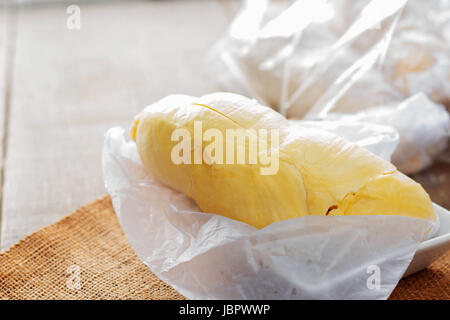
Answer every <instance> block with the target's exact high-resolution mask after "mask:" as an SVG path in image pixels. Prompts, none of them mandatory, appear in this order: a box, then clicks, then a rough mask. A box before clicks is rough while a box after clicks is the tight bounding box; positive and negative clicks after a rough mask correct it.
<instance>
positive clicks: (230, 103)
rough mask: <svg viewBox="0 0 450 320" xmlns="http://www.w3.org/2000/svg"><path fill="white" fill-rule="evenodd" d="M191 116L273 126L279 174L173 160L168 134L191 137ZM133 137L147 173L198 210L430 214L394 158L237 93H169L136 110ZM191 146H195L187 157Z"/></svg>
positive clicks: (261, 219)
mask: <svg viewBox="0 0 450 320" xmlns="http://www.w3.org/2000/svg"><path fill="white" fill-rule="evenodd" d="M196 121H201V123H202V129H203V131H205V130H207V129H209V128H215V129H218V130H220V132H222V133H223V136H224V137H225V136H226V130H227V129H239V128H242V129H255V130H258V129H267V130H270V129H276V130H278V132H279V148H278V149H277V150H278V152H279V169H278V171H277V173H276V174H273V175H263V174H261V167H265V166H264V165H262V164H237V163H234V164H226V163H224V164H217V163H211V164H207V163H205V162H204V161H203V162H202V163H201V164H175V163H174V162H173V161H172V159H171V152H172V149H173V148H174V147H175V145H177V144H178V143H179V142H177V141H172V139H171V137H172V133H173V132H174V130H175V129H180V128H182V129H187V130H188V131H189V132H190V133H191V136H192V137H193V136H194V122H196ZM131 136H132V138H133V139H134V140H135V141H136V145H137V149H138V152H139V155H140V157H141V159H142V163H143V165H144V167H145V168H146V170H147V171H148V172H149V173H150V174H151V175H152V176H154V177H155V178H157V179H158V180H160V181H161V182H163V183H164V184H166V185H168V186H170V187H171V188H173V189H175V190H177V191H180V192H183V193H185V194H186V195H187V196H189V197H190V198H192V199H193V200H194V201H195V202H196V203H197V205H198V206H199V207H200V209H201V210H202V211H204V212H209V213H215V214H220V215H223V216H226V217H228V218H232V219H236V220H239V221H242V222H245V223H248V224H250V225H252V226H254V227H256V228H262V227H265V226H267V225H269V224H271V223H273V222H275V221H280V220H285V219H290V218H296V217H301V216H305V215H403V216H410V217H418V218H423V219H430V220H435V213H434V211H433V208H432V204H431V200H430V198H429V196H428V194H427V193H426V192H425V190H424V189H423V188H422V187H421V186H420V185H419V184H418V183H416V182H414V181H413V180H412V179H410V178H408V177H407V176H405V175H403V174H402V173H400V172H399V171H397V169H396V168H395V167H394V166H393V165H392V164H391V163H389V162H387V161H385V160H383V159H381V158H379V157H377V156H375V155H374V154H372V153H370V152H369V151H367V150H365V149H363V148H361V147H359V146H357V145H355V144H353V143H350V142H348V141H346V140H344V139H342V138H340V137H338V136H336V135H333V134H331V133H327V132H325V131H320V130H314V129H310V128H302V127H301V126H299V125H293V124H291V123H290V122H289V121H288V120H287V119H286V118H284V117H283V116H281V115H280V114H279V113H277V112H276V111H274V110H272V109H271V108H269V107H265V106H262V105H260V104H258V103H257V102H256V101H254V100H250V99H248V98H245V97H243V96H240V95H236V94H231V93H214V94H210V95H206V96H203V97H200V98H197V97H191V96H184V95H171V96H168V97H166V98H164V99H162V100H160V101H159V102H157V103H155V104H153V105H151V106H149V107H147V108H146V109H144V111H143V112H141V113H140V114H139V115H138V116H137V117H136V119H135V121H134V124H133V125H132V128H131ZM224 141H225V142H224V143H227V141H226V139H224ZM250 143H252V141H250V140H249V141H248V144H247V147H249V145H250ZM253 143H254V141H253ZM268 143H271V141H270V140H269V142H268ZM206 146H207V143H204V144H203V145H202V148H205V147H206ZM200 151H203V150H200ZM194 152H195V148H192V149H191V153H192V154H191V156H192V157H191V159H192V158H193V157H194V155H193V154H194Z"/></svg>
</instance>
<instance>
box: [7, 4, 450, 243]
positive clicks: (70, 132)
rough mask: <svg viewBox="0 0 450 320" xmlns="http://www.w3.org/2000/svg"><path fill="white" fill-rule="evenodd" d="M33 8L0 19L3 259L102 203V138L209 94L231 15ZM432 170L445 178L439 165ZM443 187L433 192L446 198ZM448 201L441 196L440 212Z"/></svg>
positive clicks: (122, 7) (207, 9)
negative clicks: (178, 99) (176, 97)
mask: <svg viewBox="0 0 450 320" xmlns="http://www.w3.org/2000/svg"><path fill="white" fill-rule="evenodd" d="M10 2H12V0H11V1H10ZM30 2H31V5H22V6H20V7H18V8H17V7H13V8H11V9H10V10H8V11H6V10H5V8H3V9H0V139H1V141H2V142H3V143H2V144H1V147H0V159H1V163H0V164H1V166H2V170H1V175H0V179H1V185H2V190H1V195H2V197H1V220H0V221H1V248H3V249H5V248H8V247H9V246H11V245H12V244H13V243H15V242H16V241H18V240H19V239H21V238H23V237H24V236H25V235H27V234H29V233H31V232H33V231H36V230H37V229H39V228H41V227H43V226H45V225H47V224H49V223H52V222H54V221H56V220H58V219H59V218H61V217H62V216H63V215H65V214H67V213H69V212H71V211H73V210H75V209H76V208H77V207H79V206H81V205H83V204H85V203H87V202H90V201H93V200H94V199H96V198H97V197H100V196H102V195H103V194H105V188H104V186H103V180H102V174H101V150H102V143H103V134H104V132H105V131H106V130H107V129H108V128H110V127H113V126H124V127H126V126H128V125H129V124H130V121H131V120H132V119H133V116H134V115H135V114H136V113H137V112H138V111H139V110H141V109H142V108H143V107H144V106H146V105H148V104H150V103H152V102H154V101H155V100H158V99H160V98H162V97H164V96H165V95H168V94H171V93H185V94H191V95H201V94H204V93H209V92H214V91H217V90H218V87H217V86H216V85H215V83H214V82H213V81H211V79H213V78H214V75H213V74H210V73H209V74H208V71H209V68H208V65H206V64H205V59H204V58H205V54H206V53H207V52H208V49H210V48H211V46H212V45H213V44H214V43H215V42H216V40H217V39H218V38H219V37H220V36H221V35H222V34H223V32H225V29H226V27H227V24H228V23H229V21H230V19H231V17H232V16H233V12H234V10H235V9H236V7H237V6H238V3H237V2H236V1H231V0H230V1H224V0H221V1H219V0H216V1H182V2H179V1H125V2H118V1H101V2H92V1H89V2H86V1H85V2H77V1H70V2H63V3H61V2H58V3H47V4H43V3H41V2H42V1H41V2H39V1H30ZM2 3H6V2H2ZM70 4H77V5H78V6H79V7H80V8H81V29H79V30H70V29H68V28H67V26H66V21H67V18H68V17H69V15H68V14H67V13H66V9H67V7H68V6H69V5H70ZM439 170H443V171H445V170H447V171H445V172H447V173H448V164H447V166H446V167H445V165H444V169H439ZM439 172H440V171H438V174H439ZM434 174H436V173H434ZM430 176H431V175H427V174H425V176H421V178H422V179H425V180H426V179H428V177H430ZM449 179H450V177H445V178H444V180H443V181H444V182H442V181H441V180H442V179H441V180H439V181H440V183H441V184H443V185H444V186H447V189H448V186H449V183H448V181H450V180H449ZM432 186H434V184H432ZM430 190H431V189H430ZM439 190H440V189H439ZM437 193H438V191H434V194H437ZM448 195H450V192H448V193H446V194H444V196H442V195H441V196H439V197H440V198H439V199H443V200H442V201H441V203H443V202H445V201H448V199H449V198H450V197H448ZM432 197H433V194H432ZM444 204H445V205H447V207H448V206H450V203H448V202H445V203H444Z"/></svg>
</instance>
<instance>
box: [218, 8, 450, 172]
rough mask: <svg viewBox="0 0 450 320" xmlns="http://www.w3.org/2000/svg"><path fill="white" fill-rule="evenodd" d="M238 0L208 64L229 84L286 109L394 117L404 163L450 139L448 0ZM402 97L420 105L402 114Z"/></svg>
mask: <svg viewBox="0 0 450 320" xmlns="http://www.w3.org/2000/svg"><path fill="white" fill-rule="evenodd" d="M242 3H243V5H242V7H241V9H240V10H239V11H238V13H237V15H236V17H235V18H234V20H233V21H232V23H231V26H230V28H229V31H228V33H227V34H226V36H225V37H224V38H223V39H222V40H221V41H219V43H218V44H217V46H216V47H215V48H214V50H213V51H212V53H211V58H212V59H211V65H212V66H214V67H215V72H212V73H211V74H213V77H214V79H216V80H218V81H219V82H220V83H221V84H222V86H223V87H224V88H226V89H227V90H230V91H233V92H240V93H242V94H244V95H247V96H252V97H257V98H258V99H259V100H260V101H262V102H263V103H264V104H267V105H269V106H271V107H273V108H274V109H276V110H278V111H280V113H282V114H283V115H286V116H287V117H289V118H296V119H308V120H314V119H325V120H331V119H336V118H337V117H338V115H336V113H338V114H342V113H347V114H355V113H356V114H359V113H362V115H361V117H364V121H365V122H373V123H377V122H378V121H379V119H380V118H383V120H388V122H389V124H390V125H391V126H393V127H394V128H396V129H397V130H398V131H399V132H400V144H399V149H398V150H397V152H396V154H395V155H394V157H393V163H394V164H395V165H397V166H398V167H399V168H400V169H401V170H402V171H403V172H404V173H415V172H418V171H420V170H422V169H424V168H426V167H427V166H428V165H430V164H431V162H432V158H433V157H434V156H436V155H437V154H438V153H439V152H441V151H442V150H444V149H445V148H446V146H447V141H448V132H449V129H448V128H449V119H448V114H447V111H446V110H445V109H444V108H443V107H442V106H441V105H440V104H444V103H450V0H436V1H422V0H409V1H407V0H391V1H376V0H358V1H355V0H340V1H326V0H305V1H301V0H298V1H275V0H273V1H269V0H243V1H242ZM412 96H422V99H421V102H423V103H424V104H425V106H424V107H423V108H424V109H426V110H427V111H430V110H431V112H430V114H432V115H435V116H434V117H431V116H428V117H427V121H426V123H427V125H426V126H423V125H417V123H419V122H420V121H422V119H421V118H418V117H414V116H415V113H414V112H415V111H417V110H418V109H420V108H421V106H420V105H417V102H418V100H417V99H415V100H414V99H412V100H411V99H408V98H410V97H412ZM427 97H428V98H429V99H428V98H427ZM425 100H426V101H425ZM404 104H416V105H414V106H412V107H410V108H407V109H408V110H406V109H405V110H403V111H402V118H401V119H400V122H399V117H398V116H396V115H398V110H399V109H401V108H402V105H404ZM380 106H381V107H382V109H384V110H382V109H380V110H378V107H380ZM368 108H371V109H372V110H371V112H370V113H366V112H365V111H366V110H367V109H368ZM390 109H391V111H389V110H390ZM422 113H423V112H422ZM367 115H370V117H367ZM391 116H392V118H391ZM389 119H395V121H389ZM347 120H351V119H350V118H349V119H347ZM407 121H410V122H409V123H408V122H407ZM407 125H409V126H410V128H409V129H407V130H405V128H406V126H407ZM404 134H405V135H404ZM426 136H428V137H432V138H424V137H426ZM411 137H414V138H415V139H411ZM417 138H418V139H417ZM429 150H431V152H429Z"/></svg>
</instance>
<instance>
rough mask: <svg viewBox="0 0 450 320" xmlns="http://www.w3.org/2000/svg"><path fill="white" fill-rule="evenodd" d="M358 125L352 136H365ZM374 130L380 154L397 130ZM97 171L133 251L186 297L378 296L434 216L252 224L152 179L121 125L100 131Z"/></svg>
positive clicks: (390, 284) (389, 289) (307, 218)
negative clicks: (205, 207)
mask: <svg viewBox="0 0 450 320" xmlns="http://www.w3.org/2000/svg"><path fill="white" fill-rule="evenodd" d="M351 126H353V129H355V127H354V126H355V124H354V123H353V124H351ZM360 126H362V127H361V129H360V130H356V131H359V132H360V138H361V139H356V141H355V142H360V143H361V144H364V143H366V144H367V141H366V142H361V141H364V139H367V138H368V136H366V135H365V134H364V132H365V130H366V131H367V130H368V129H367V128H366V127H365V125H364V124H362V125H360ZM342 128H344V129H342ZM342 128H339V127H336V126H335V127H334V129H333V130H334V132H336V133H338V132H340V131H345V130H347V129H348V127H346V125H343V127H342ZM345 128H347V129H345ZM374 128H376V126H372V129H370V130H375V129H374ZM370 130H368V131H367V132H370ZM372 133H373V132H372ZM372 133H371V136H378V137H379V140H378V143H374V142H373V141H372V142H370V143H369V145H372V150H374V151H376V150H379V151H380V153H384V155H385V156H387V157H388V153H386V150H388V149H389V148H391V149H392V143H394V144H395V142H396V141H395V137H393V136H392V135H391V134H390V133H389V132H388V133H387V134H386V131H385V130H381V132H380V133H379V134H375V135H373V134H372ZM377 144H378V145H379V147H378V148H377V147H376V145H377ZM383 146H384V147H383ZM103 173H104V180H105V185H106V188H107V190H108V193H109V194H110V195H111V197H112V201H113V205H114V209H115V212H116V214H117V216H118V218H119V221H120V224H121V226H122V227H123V229H124V231H125V233H126V235H127V238H128V240H129V242H130V244H131V246H132V247H133V248H134V250H135V252H136V254H137V255H138V257H139V258H140V259H141V260H142V261H143V262H144V263H145V264H146V265H147V266H148V267H149V268H150V269H151V270H152V271H153V272H154V273H155V274H156V275H157V276H158V277H159V278H161V279H162V280H164V281H165V282H167V283H168V284H169V285H171V286H173V287H174V288H175V289H176V290H177V291H179V292H180V293H181V294H183V295H184V296H186V297H187V298H189V299H385V298H387V297H388V296H389V295H390V293H391V292H392V290H393V289H394V287H395V286H396V284H397V282H398V281H399V279H400V278H401V277H402V275H403V273H404V271H405V270H406V268H407V266H408V265H409V263H410V261H411V259H412V257H413V256H414V253H415V250H416V248H417V246H418V244H419V243H420V242H421V241H422V240H423V239H424V238H425V236H430V235H431V234H432V232H433V231H430V228H431V227H433V226H434V227H436V225H437V224H436V223H434V224H433V223H432V222H430V221H427V220H423V219H418V218H409V217H404V216H391V215H390V216H382V215H380V216H343V217H338V216H328V217H326V216H305V217H300V218H295V219H290V220H284V221H280V222H276V223H273V224H271V225H269V226H267V227H265V228H263V229H260V230H258V229H256V228H254V227H252V226H250V225H247V224H245V223H242V222H239V221H236V220H232V219H229V218H226V217H224V216H221V215H215V214H210V213H203V212H201V211H200V210H199V209H198V208H197V206H196V205H195V203H193V201H192V200H190V199H188V198H187V197H186V196H185V195H183V194H180V193H177V192H175V191H173V190H171V189H169V188H167V187H165V186H163V185H161V184H160V183H158V182H157V181H155V180H154V179H153V178H152V177H151V176H149V175H148V174H147V173H146V171H145V169H144V168H143V166H142V164H141V161H140V159H139V155H138V153H137V150H136V144H135V142H134V141H132V140H131V139H130V138H129V136H128V134H127V132H126V131H125V130H124V129H122V128H113V129H110V130H109V131H108V132H107V133H106V134H105V143H104V150H103ZM433 229H435V228H433ZM427 231H428V232H427Z"/></svg>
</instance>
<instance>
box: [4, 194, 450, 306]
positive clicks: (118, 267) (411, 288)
mask: <svg viewBox="0 0 450 320" xmlns="http://www.w3.org/2000/svg"><path fill="white" fill-rule="evenodd" d="M449 295H450V252H448V253H447V254H446V255H445V256H443V257H441V258H440V259H439V260H438V261H436V262H435V263H433V265H432V266H430V267H429V268H428V269H427V270H425V271H422V272H420V273H417V274H415V275H412V276H410V277H408V278H407V279H403V280H401V281H400V283H399V285H398V287H397V288H396V289H395V291H394V293H393V294H392V296H391V298H393V299H449ZM0 298H1V299H184V297H183V296H181V295H180V294H179V293H178V292H176V291H175V290H174V289H173V288H171V287H170V286H168V285H167V284H165V283H164V282H162V281H161V280H159V279H158V278H157V277H156V276H155V275H154V274H153V273H152V272H151V271H150V270H149V269H148V268H147V267H146V266H145V265H144V264H143V263H142V262H141V261H140V260H139V259H138V258H137V257H136V256H135V254H134V252H133V250H132V249H131V247H130V246H129V245H128V242H127V240H126V237H125V234H124V233H123V231H122V229H121V228H120V226H119V223H118V221H117V218H116V215H115V214H114V211H113V208H112V204H111V199H110V198H109V197H104V198H102V199H100V200H98V201H95V202H93V203H91V204H88V205H86V206H84V207H82V208H80V209H79V210H77V211H76V212H74V213H72V214H70V215H68V216H67V217H65V218H63V219H62V220H60V221H59V222H56V223H54V224H52V225H50V226H48V227H45V228H43V229H41V230H39V231H37V232H36V233H34V234H31V235H29V236H28V237H26V238H25V239H23V240H22V241H20V242H18V243H17V244H15V245H14V246H13V247H11V248H10V249H9V250H7V251H5V252H3V253H1V254H0Z"/></svg>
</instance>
